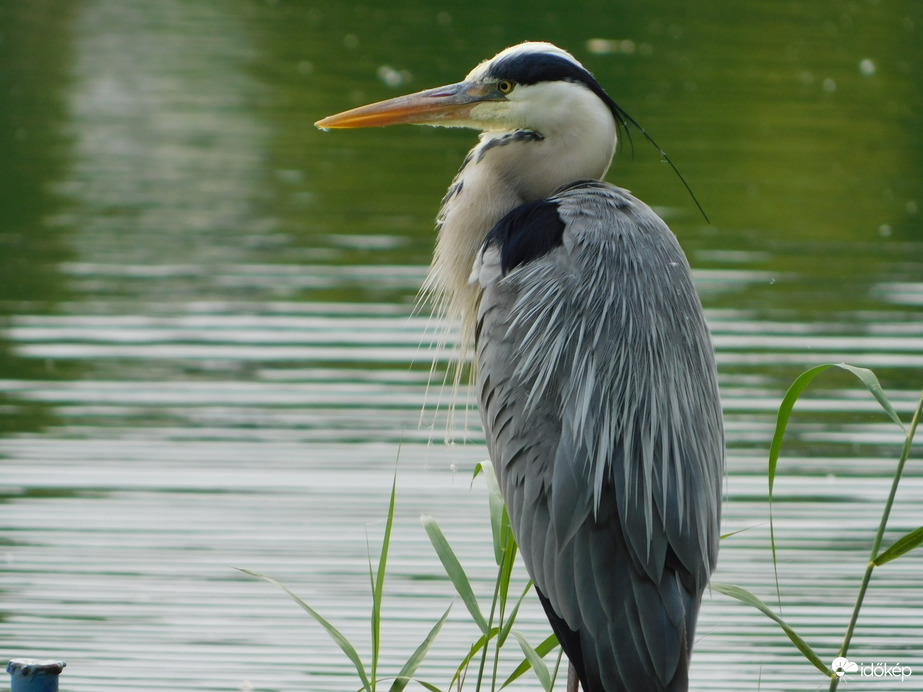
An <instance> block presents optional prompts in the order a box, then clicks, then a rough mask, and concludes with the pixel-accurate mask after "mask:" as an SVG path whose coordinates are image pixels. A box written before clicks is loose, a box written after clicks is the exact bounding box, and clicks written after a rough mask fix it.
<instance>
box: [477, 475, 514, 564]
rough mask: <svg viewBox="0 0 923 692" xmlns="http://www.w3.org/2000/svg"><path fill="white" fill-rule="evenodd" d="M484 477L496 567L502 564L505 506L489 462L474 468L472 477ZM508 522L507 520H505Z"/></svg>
mask: <svg viewBox="0 0 923 692" xmlns="http://www.w3.org/2000/svg"><path fill="white" fill-rule="evenodd" d="M479 474H483V475H484V482H485V483H486V484H487V502H488V504H489V506H490V528H491V531H492V532H493V539H494V559H495V560H496V561H497V566H498V567H499V566H500V565H502V564H503V523H504V522H503V520H504V516H505V514H506V504H505V503H504V502H503V493H502V492H500V483H499V481H497V474H496V472H495V471H494V467H493V464H491V463H490V461H486V460H485V461H482V462H480V463H479V464H477V465H476V466H475V467H474V477H475V478H477V476H478V475H479ZM507 522H509V519H507Z"/></svg>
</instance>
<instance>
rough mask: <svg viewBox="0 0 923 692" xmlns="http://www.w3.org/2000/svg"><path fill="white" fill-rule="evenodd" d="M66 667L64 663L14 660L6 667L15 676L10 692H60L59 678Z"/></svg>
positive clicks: (23, 659)
mask: <svg viewBox="0 0 923 692" xmlns="http://www.w3.org/2000/svg"><path fill="white" fill-rule="evenodd" d="M66 665H67V664H66V663H65V662H64V661H35V660H33V659H30V658H16V659H13V660H12V661H10V662H9V664H7V666H6V672H7V673H9V674H10V675H12V676H13V679H12V682H11V685H10V692H58V676H59V675H60V674H61V671H62V670H64V666H66Z"/></svg>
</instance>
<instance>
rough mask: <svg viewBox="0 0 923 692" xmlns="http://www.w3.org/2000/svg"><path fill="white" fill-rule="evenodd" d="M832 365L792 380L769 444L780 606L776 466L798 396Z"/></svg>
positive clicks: (772, 545)
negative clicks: (776, 526) (775, 516)
mask: <svg viewBox="0 0 923 692" xmlns="http://www.w3.org/2000/svg"><path fill="white" fill-rule="evenodd" d="M831 367H832V364H831V363H825V364H823V365H818V366H817V367H814V368H811V369H810V370H807V371H805V372H803V373H801V374H800V375H799V376H798V377H797V378H796V379H795V381H794V382H792V384H791V386H790V387H789V388H788V391H787V392H786V393H785V396H784V397H783V398H782V403H781V404H780V405H779V414H778V416H777V417H776V431H775V433H773V436H772V443H771V444H770V445H769V471H768V473H767V478H768V479H769V547H770V548H771V550H772V573H773V577H774V579H775V584H776V599H777V601H778V603H779V608H781V607H782V588H781V587H780V586H779V566H778V562H777V560H776V532H775V525H774V523H773V520H772V488H773V485H774V484H775V481H776V467H777V465H778V462H779V454H780V453H781V451H782V440H783V438H784V437H785V428H786V427H788V419H789V418H790V417H791V415H792V408H794V406H795V402H796V401H798V397H799V396H801V393H802V392H803V391H804V390H805V388H806V387H807V386H808V385H809V384H811V381H812V380H813V379H814V378H815V377H817V376H818V375H820V374H821V373H822V372H824V371H826V370H829V369H830V368H831Z"/></svg>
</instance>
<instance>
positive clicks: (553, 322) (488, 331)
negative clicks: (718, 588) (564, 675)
mask: <svg viewBox="0 0 923 692" xmlns="http://www.w3.org/2000/svg"><path fill="white" fill-rule="evenodd" d="M628 122H631V123H634V121H633V120H631V119H630V118H628V116H627V115H626V114H625V112H624V111H623V110H622V109H621V108H620V107H619V106H617V105H616V103H615V102H614V101H613V100H612V99H611V98H610V97H609V96H608V95H607V94H606V92H605V91H604V90H603V88H602V87H601V86H600V84H599V83H598V82H597V80H596V79H595V78H594V77H593V76H592V75H591V74H590V72H589V71H587V70H586V68H584V67H583V66H582V65H581V64H580V63H579V62H578V61H577V60H576V59H575V58H574V57H573V56H572V55H571V54H570V53H568V52H566V51H564V50H562V49H560V48H558V47H556V46H553V45H551V44H549V43H534V42H529V43H523V44H520V45H516V46H513V47H511V48H507V49H506V50H504V51H502V52H501V53H499V54H498V55H497V56H495V57H494V58H491V59H490V60H487V61H485V62H483V63H481V64H480V65H478V66H477V67H475V68H474V69H473V70H472V71H471V72H470V73H469V74H468V76H467V77H466V78H465V79H464V80H463V81H461V82H459V83H457V84H451V85H448V86H443V87H438V88H435V89H428V90H425V91H421V92H418V93H416V94H412V95H409V96H402V97H398V98H394V99H390V100H387V101H382V102H379V103H375V104H371V105H368V106H362V107H359V108H355V109H352V110H350V111H346V112H344V113H340V114H338V115H333V116H330V117H327V118H324V119H322V120H320V121H318V122H317V123H316V125H317V126H318V127H320V128H324V129H326V128H348V127H371V126H382V125H393V124H398V123H425V124H429V125H443V126H449V127H469V128H475V129H478V130H480V131H481V134H480V139H479V143H478V144H477V145H476V146H475V147H474V148H473V149H472V150H471V152H470V153H469V154H468V156H467V157H466V158H465V160H464V163H463V164H462V166H461V169H460V170H459V172H458V174H457V176H456V178H455V180H454V181H453V183H452V184H451V186H450V187H449V190H448V192H447V193H446V195H445V198H444V199H443V201H442V207H441V210H440V212H439V216H438V221H437V225H438V238H437V241H436V248H435V252H434V257H433V262H432V267H431V270H430V274H429V277H428V279H427V282H426V284H425V289H426V290H427V291H428V292H429V293H430V294H432V295H433V296H434V297H435V301H436V304H437V306H438V307H439V308H440V309H441V310H442V311H443V312H444V313H446V314H447V315H448V316H449V317H450V318H453V319H455V320H457V321H458V322H459V323H460V324H461V347H462V349H464V348H465V347H466V346H467V345H468V344H473V345H474V349H475V353H474V355H475V359H474V361H475V367H476V375H475V378H476V380H475V386H476V392H477V395H478V399H479V404H480V413H481V420H482V422H483V427H484V433H485V436H486V440H487V447H488V450H489V453H490V457H491V460H492V461H493V464H494V466H495V468H496V471H497V474H498V477H499V479H500V485H501V489H502V491H503V495H504V498H505V500H506V503H507V506H508V510H509V515H510V520H511V524H512V527H513V531H514V535H515V537H516V540H517V542H518V543H519V546H520V550H521V554H522V557H523V560H524V562H525V564H526V568H527V570H528V573H529V575H530V577H531V578H532V580H533V582H534V585H535V589H536V591H537V593H538V596H539V600H540V601H541V603H542V605H543V607H544V609H545V612H546V614H547V616H548V619H549V621H550V623H551V626H552V629H553V630H554V632H555V634H556V635H557V637H558V640H559V641H560V643H561V646H562V647H563V649H564V652H565V653H566V654H567V656H568V658H569V660H570V663H571V683H570V684H571V685H572V686H573V688H574V689H576V679H577V678H579V682H580V684H581V685H582V687H583V689H584V690H585V691H586V692H617V691H618V690H630V691H631V692H639V691H655V690H658V691H659V690H685V689H687V688H688V668H689V659H690V655H691V650H692V644H693V636H694V632H695V625H696V620H697V617H698V612H699V606H700V603H701V598H702V594H703V591H704V589H705V587H706V584H707V583H708V580H709V576H710V574H711V572H712V570H713V569H714V567H715V563H716V560H717V554H718V539H719V521H720V515H721V499H722V482H723V475H724V459H725V452H724V432H723V423H722V417H721V407H720V401H719V395H718V384H717V374H716V367H715V358H714V350H713V348H712V344H711V338H710V335H709V331H708V328H707V326H706V323H705V317H704V314H703V311H702V306H701V303H700V301H699V298H698V295H697V294H696V291H695V288H694V286H693V282H692V276H691V272H690V269H689V264H688V262H687V260H686V257H685V255H684V253H683V251H682V249H681V248H680V246H679V243H678V242H677V240H676V238H675V236H674V235H673V233H672V232H671V231H670V229H669V228H668V227H667V225H666V224H665V223H664V222H663V221H662V220H661V219H660V218H659V217H658V216H657V215H656V214H655V213H654V212H653V211H652V210H651V208H650V207H648V206H647V205H646V204H644V203H643V202H641V201H640V200H638V199H636V198H635V197H633V196H632V195H631V194H630V193H629V192H628V191H626V190H623V189H621V188H618V187H615V186H613V185H610V184H608V183H604V182H601V181H602V178H603V176H605V174H606V172H607V170H608V169H609V166H610V163H611V161H612V157H613V154H614V151H615V146H616V138H617V135H618V131H619V127H620V126H623V125H626V124H627V123H628ZM463 352H464V351H463Z"/></svg>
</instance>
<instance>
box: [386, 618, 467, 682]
mask: <svg viewBox="0 0 923 692" xmlns="http://www.w3.org/2000/svg"><path fill="white" fill-rule="evenodd" d="M451 610H452V606H449V607H448V608H447V609H446V611H445V613H444V614H443V616H442V617H441V618H440V619H439V622H437V623H436V624H435V625H433V628H432V629H431V630H430V631H429V634H427V635H426V638H425V639H424V640H423V641H422V643H421V644H420V646H418V647H417V648H416V650H415V651H414V652H413V654H411V656H410V658H408V659H407V662H406V663H405V664H404V667H403V668H401V672H400V673H398V674H397V679H396V680H395V681H394V683H393V684H392V685H391V691H390V692H401V691H402V690H403V689H404V688H405V687H407V683H409V682H410V681H411V680H412V679H413V675H414V673H416V672H417V668H419V667H420V664H421V663H423V659H424V658H426V654H427V653H429V649H430V647H431V646H432V645H433V642H434V641H435V639H436V635H438V634H439V631H440V630H441V629H442V626H443V625H444V624H445V621H446V620H447V619H448V617H449V611H451ZM418 682H419V681H418ZM420 684H421V685H422V684H423V683H422V682H421V683H420ZM424 687H425V685H424Z"/></svg>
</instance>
